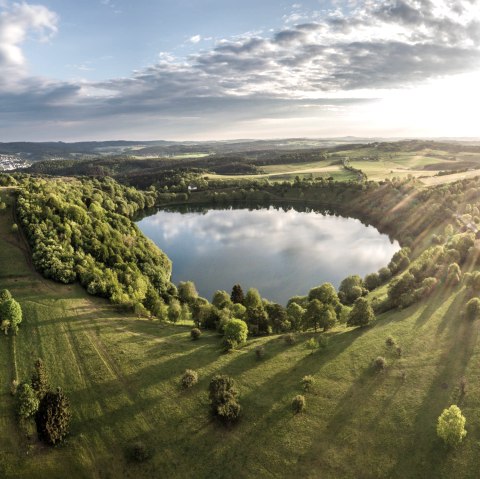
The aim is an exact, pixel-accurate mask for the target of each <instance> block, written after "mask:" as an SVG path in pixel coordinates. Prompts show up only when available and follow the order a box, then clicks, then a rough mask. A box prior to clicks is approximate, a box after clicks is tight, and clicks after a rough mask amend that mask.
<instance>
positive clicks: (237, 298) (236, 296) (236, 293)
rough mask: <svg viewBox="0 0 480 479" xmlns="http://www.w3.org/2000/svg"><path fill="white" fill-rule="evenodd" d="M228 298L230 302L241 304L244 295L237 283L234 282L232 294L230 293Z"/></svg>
mask: <svg viewBox="0 0 480 479" xmlns="http://www.w3.org/2000/svg"><path fill="white" fill-rule="evenodd" d="M230 299H231V300H232V303H235V304H237V303H240V304H243V302H244V300H245V295H244V294H243V289H242V287H241V286H240V285H239V284H235V285H234V286H233V288H232V294H231V295H230Z"/></svg>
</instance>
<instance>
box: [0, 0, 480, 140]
mask: <svg viewBox="0 0 480 479" xmlns="http://www.w3.org/2000/svg"><path fill="white" fill-rule="evenodd" d="M103 3H105V4H110V5H111V2H109V1H107V0H103ZM479 3H480V2H479V1H478V0H466V1H451V0H436V1H430V0H392V1H377V0H370V1H368V2H351V3H350V7H349V9H345V10H341V9H337V10H331V11H317V12H306V11H301V9H300V7H299V6H298V5H296V6H295V8H294V10H295V14H296V15H297V16H298V18H299V19H301V22H300V23H298V24H289V25H288V26H287V27H285V28H284V29H281V30H279V31H276V32H273V34H266V33H262V32H254V33H250V34H245V35H243V36H241V37H236V38H232V39H230V40H223V41H220V42H218V43H217V44H216V45H215V46H213V47H212V48H210V49H205V50H200V51H198V52H197V53H195V54H193V55H191V56H189V57H187V58H175V57H174V56H173V55H172V54H170V53H166V52H162V53H160V54H159V58H158V61H157V63H156V64H154V65H151V66H149V67H145V68H143V69H140V70H139V71H137V72H134V73H132V75H131V76H130V77H127V78H113V79H108V80H105V81H100V82H79V81H72V82H61V81H55V80H52V79H47V80H46V79H42V78H34V77H29V76H28V74H27V69H26V60H25V58H24V55H23V52H22V48H21V47H22V43H23V42H24V40H25V38H26V37H27V36H30V35H31V34H32V33H33V34H34V35H35V36H36V38H38V39H39V40H42V39H48V38H49V37H50V36H51V35H53V34H55V32H56V31H57V24H58V18H57V16H56V15H55V13H53V12H51V11H50V10H49V9H47V8H46V7H43V6H39V5H30V4H26V3H21V4H20V3H13V4H8V5H7V6H6V7H4V8H3V10H0V12H1V13H0V69H1V73H0V101H1V104H2V110H1V111H0V129H4V131H6V129H8V128H9V126H8V125H9V124H10V123H12V124H15V121H22V122H28V123H31V124H33V123H35V121H38V122H40V121H42V120H43V121H45V122H57V123H58V122H63V124H65V125H77V126H78V127H79V128H85V129H87V128H88V126H87V124H88V123H89V122H90V124H91V125H94V124H98V125H100V126H103V127H104V128H107V125H108V124H109V122H108V121H106V119H109V120H111V123H112V125H114V124H117V125H125V127H127V126H128V125H130V124H132V122H134V123H135V124H136V125H143V124H149V125H152V124H154V123H155V122H157V123H156V124H158V125H159V128H161V127H163V126H164V125H167V128H173V127H172V125H173V126H174V127H178V125H179V124H181V123H182V122H184V123H185V124H188V125H189V126H188V128H189V129H190V130H191V131H193V130H194V129H195V124H196V122H198V118H202V128H203V127H204V126H205V125H209V126H212V125H214V124H215V122H217V123H218V122H222V123H225V122H228V121H230V122H248V121H254V120H263V121H275V120H277V119H280V118H291V119H292V121H293V120H294V119H297V118H306V117H307V118H308V117H312V118H314V117H316V118H324V117H325V118H326V113H327V112H332V111H336V112H338V111H341V110H342V109H344V108H347V107H348V106H349V105H355V104H359V103H362V102H366V101H374V99H375V98H376V94H375V92H376V91H378V90H385V89H395V88H404V87H410V86H413V85H418V84H421V83H423V82H425V81H428V80H432V79H435V78H442V77H448V76H449V75H456V74H461V73H465V72H469V71H474V70H476V69H478V68H479V67H480V48H479V47H480V23H479V16H478V9H479V6H480V5H479ZM475 12H477V13H475ZM201 40H202V37H201V36H200V35H194V36H192V37H191V38H190V42H192V43H193V44H197V43H199V42H200V41H201ZM42 127H43V124H42ZM91 128H93V126H91ZM112 128H113V126H112ZM197 128H199V127H198V124H197ZM92 131H94V130H92ZM160 131H163V130H160ZM169 131H170V130H169ZM172 131H173V130H172Z"/></svg>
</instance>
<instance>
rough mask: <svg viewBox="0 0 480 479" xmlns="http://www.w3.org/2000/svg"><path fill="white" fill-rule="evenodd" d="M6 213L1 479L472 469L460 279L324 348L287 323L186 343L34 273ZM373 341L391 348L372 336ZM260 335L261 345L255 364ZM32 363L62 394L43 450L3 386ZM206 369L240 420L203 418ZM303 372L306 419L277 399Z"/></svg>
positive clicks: (473, 410)
mask: <svg viewBox="0 0 480 479" xmlns="http://www.w3.org/2000/svg"><path fill="white" fill-rule="evenodd" d="M2 193H3V195H5V190H2ZM12 221H13V220H12V211H11V206H10V207H9V208H8V209H7V211H5V212H3V213H0V257H1V264H2V269H1V271H0V288H8V289H10V290H11V292H12V293H13V295H14V296H15V297H16V298H17V299H18V300H19V301H20V303H21V305H22V308H23V310H24V316H25V317H24V321H23V323H22V325H21V328H20V332H19V334H18V336H17V337H11V336H8V337H2V338H1V339H0V341H1V342H2V343H3V344H2V345H0V364H1V367H0V384H1V399H0V418H1V419H0V421H1V422H0V424H1V427H0V451H1V452H0V472H1V473H2V477H32V478H35V477H37V478H44V477H49V478H56V477H58V478H64V477H72V478H76V477H85V478H87V477H88V478H90V477H97V478H108V477H111V478H116V477H140V478H141V477H145V478H146V477H179V478H182V477H185V478H187V477H192V474H193V475H194V477H196V478H203V477H205V478H206V477H218V478H220V477H312V478H313V477H319V476H321V477H322V478H338V477H345V478H358V477H362V478H379V477H398V478H405V477H409V478H410V477H412V478H413V477H418V478H425V477H432V478H433V477H435V478H438V477H443V478H451V477H465V478H467V477H472V478H473V477H476V476H477V473H476V470H477V467H476V463H477V443H478V441H479V440H480V419H479V414H478V411H479V408H480V403H479V402H480V400H479V399H478V398H479V392H480V385H479V383H478V377H479V375H480V367H479V353H480V350H479V345H478V341H477V338H478V328H479V326H478V323H477V322H469V321H466V320H465V319H464V318H462V317H461V311H462V310H463V307H464V302H465V300H464V297H465V292H464V288H463V287H456V288H448V289H445V287H442V288H441V289H438V290H437V292H436V293H434V295H433V296H432V297H430V298H429V299H428V300H427V301H423V302H420V303H417V304H414V305H412V306H410V307H408V308H406V309H405V310H403V311H393V312H389V313H384V314H382V315H380V316H379V317H378V319H377V321H376V322H375V324H374V325H373V326H371V327H369V328H364V329H351V328H345V327H344V326H338V327H337V328H335V329H334V330H332V331H330V332H328V333H326V335H327V336H328V337H329V339H330V341H329V344H328V347H327V348H326V349H325V350H316V351H315V352H313V353H312V352H311V351H310V350H309V349H307V348H306V347H305V343H306V341H307V340H308V339H309V338H310V337H311V336H312V335H313V334H314V333H299V334H297V343H296V344H295V345H294V346H288V345H287V344H285V342H284V340H283V339H282V337H281V336H278V335H271V336H267V337H259V338H253V339H251V340H249V342H248V344H247V345H246V346H245V347H243V348H241V349H239V350H238V351H235V352H233V353H230V354H222V353H221V346H220V340H219V337H218V335H217V334H216V333H209V332H204V335H203V336H202V338H201V339H200V340H199V341H198V342H192V341H191V340H190V335H189V330H190V326H189V325H185V324H180V325H170V324H166V323H161V322H159V321H149V320H145V319H139V318H135V317H133V316H131V315H129V314H125V313H121V312H120V311H119V310H118V309H116V308H115V307H114V306H112V305H110V304H109V303H107V302H106V301H105V300H102V299H97V298H93V297H91V296H88V295H87V294H86V293H85V292H84V290H83V289H81V288H80V287H79V286H77V285H70V286H62V285H59V284H57V283H53V282H50V281H48V280H44V279H42V278H41V277H40V276H39V275H38V274H37V273H35V272H34V271H33V270H32V267H31V261H30V259H29V258H30V256H29V252H28V250H27V247H26V245H25V243H24V242H23V240H22V239H21V237H20V236H19V235H18V234H17V233H15V234H14V233H12V232H11V231H10V227H11V224H12ZM382 293H384V289H383V290H377V291H376V292H375V293H374V294H375V295H381V294H382ZM388 336H392V337H394V338H395V340H396V342H397V344H398V345H399V346H400V347H401V348H402V354H401V356H400V357H399V356H398V354H397V353H396V352H395V351H394V349H391V348H388V347H387V346H386V344H385V340H386V338H387V337H388ZM260 344H263V345H264V346H265V353H266V354H265V358H264V359H263V360H260V361H258V360H257V359H256V357H255V354H254V349H255V347H256V346H258V345H260ZM378 355H383V356H385V357H386V359H387V362H388V367H387V370H386V371H385V372H384V373H381V374H376V373H374V372H373V369H372V360H373V359H374V358H375V357H377V356H378ZM37 357H42V358H43V359H44V361H45V363H46V367H47V371H48V373H49V376H50V382H51V384H52V385H53V386H61V387H62V388H64V390H65V392H66V393H67V394H68V395H69V396H70V398H71V401H72V409H73V413H74V416H73V421H72V428H71V434H70V436H69V438H68V441H67V443H66V444H64V445H63V446H61V447H58V448H54V449H47V448H45V447H44V446H42V445H41V444H40V443H39V442H37V440H36V434H35V432H34V430H33V427H32V426H29V427H28V428H26V429H25V428H20V427H19V426H18V423H17V420H16V418H15V415H14V404H13V398H12V396H11V395H10V384H11V381H12V379H13V378H15V377H17V378H18V379H19V380H26V379H28V377H29V376H30V374H31V371H32V365H33V361H34V359H35V358H37ZM186 368H194V369H196V370H198V371H199V374H200V381H199V384H198V385H196V386H195V387H194V388H193V390H191V391H189V392H187V393H185V392H183V391H182V390H181V389H180V387H179V378H180V375H181V374H182V373H183V371H184V370H185V369H186ZM216 372H224V373H227V374H229V375H231V376H233V377H234V378H235V380H236V381H237V384H238V386H239V389H240V403H241V405H242V408H243V416H242V419H241V421H240V423H239V424H238V425H236V426H235V427H233V428H232V429H225V428H223V427H222V426H220V425H218V424H217V423H215V422H214V421H212V419H211V417H210V415H209V413H208V396H207V385H208V381H209V379H210V378H211V376H212V375H213V374H215V373H216ZM307 374H310V375H313V376H314V378H315V380H316V384H315V387H314V390H313V391H312V392H310V393H307V394H306V397H307V411H306V413H304V414H301V415H298V416H294V415H293V414H292V412H291V408H290V402H291V400H292V398H293V397H294V396H295V395H296V394H299V393H301V391H302V390H301V379H302V377H303V376H305V375H307ZM462 377H465V378H466V381H467V384H468V391H467V394H466V396H465V397H460V396H459V389H458V387H459V383H460V380H461V378H462ZM452 403H457V404H459V405H460V406H461V408H462V411H463V413H464V415H465V416H466V418H467V426H466V427H467V431H468V435H467V437H466V439H465V441H464V443H463V444H462V446H461V447H460V448H459V449H457V450H455V451H447V450H445V449H444V447H443V445H442V444H441V442H440V441H439V439H438V438H437V437H436V433H435V424H436V419H437V417H438V415H439V414H440V413H441V411H442V410H443V409H444V408H445V407H447V406H449V405H450V404H452ZM137 440H141V441H143V442H144V443H146V444H149V445H150V446H151V448H152V450H153V457H152V459H151V460H150V461H147V462H145V463H143V464H134V463H131V462H129V461H128V460H127V459H126V454H125V452H126V450H127V449H128V448H129V447H130V446H131V445H132V444H133V443H134V442H135V441H137ZM192 471H193V472H192Z"/></svg>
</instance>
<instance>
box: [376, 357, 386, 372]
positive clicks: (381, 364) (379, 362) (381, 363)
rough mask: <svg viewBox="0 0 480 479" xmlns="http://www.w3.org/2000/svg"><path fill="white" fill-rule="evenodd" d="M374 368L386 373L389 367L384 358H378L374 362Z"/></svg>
mask: <svg viewBox="0 0 480 479" xmlns="http://www.w3.org/2000/svg"><path fill="white" fill-rule="evenodd" d="M373 367H374V368H375V370H376V371H378V372H381V371H384V370H385V369H386V367H387V360H386V359H385V358H384V357H383V356H378V357H377V358H376V359H375V361H373Z"/></svg>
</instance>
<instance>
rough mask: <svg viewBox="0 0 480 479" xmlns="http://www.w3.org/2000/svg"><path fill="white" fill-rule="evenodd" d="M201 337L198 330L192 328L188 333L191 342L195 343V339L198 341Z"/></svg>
mask: <svg viewBox="0 0 480 479" xmlns="http://www.w3.org/2000/svg"><path fill="white" fill-rule="evenodd" d="M201 335H202V331H200V329H198V328H193V329H192V330H191V331H190V337H191V338H192V340H193V341H196V340H197V339H200V336H201Z"/></svg>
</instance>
